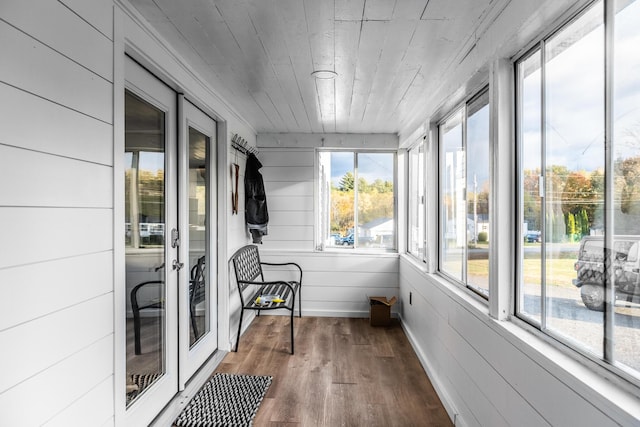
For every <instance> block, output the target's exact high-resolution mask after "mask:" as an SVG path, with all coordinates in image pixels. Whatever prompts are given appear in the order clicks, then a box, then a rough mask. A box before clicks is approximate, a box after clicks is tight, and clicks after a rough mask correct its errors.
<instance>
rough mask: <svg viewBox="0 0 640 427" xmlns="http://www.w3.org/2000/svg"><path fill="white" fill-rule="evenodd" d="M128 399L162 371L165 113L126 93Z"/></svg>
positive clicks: (163, 360)
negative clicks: (128, 301) (128, 312)
mask: <svg viewBox="0 0 640 427" xmlns="http://www.w3.org/2000/svg"><path fill="white" fill-rule="evenodd" d="M124 156H125V223H126V234H125V242H126V247H127V251H126V279H127V283H128V284H129V286H130V290H128V295H129V297H130V304H129V307H130V309H131V317H129V318H127V404H130V403H131V402H132V401H133V400H135V399H136V398H137V397H138V396H140V395H141V394H142V393H143V392H144V391H145V389H146V388H147V387H148V386H149V385H151V384H152V383H153V382H154V381H155V380H156V379H158V378H159V377H160V376H161V375H162V374H163V373H164V372H165V357H164V351H165V343H164V337H165V327H166V317H165V308H164V306H165V300H166V292H165V291H166V287H165V279H164V276H165V266H166V262H165V247H164V246H165V233H164V231H165V113H164V112H163V111H161V110H159V109H157V108H155V107H154V106H153V105H151V104H149V103H147V102H146V101H144V100H142V99H141V98H139V97H138V96H136V95H134V94H133V93H131V92H129V91H127V92H126V93H125V153H124Z"/></svg>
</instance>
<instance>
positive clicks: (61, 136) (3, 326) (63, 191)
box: [0, 0, 114, 426]
mask: <svg viewBox="0 0 640 427" xmlns="http://www.w3.org/2000/svg"><path fill="white" fill-rule="evenodd" d="M93 3H95V2H93ZM101 4H102V6H104V7H102V8H100V7H96V8H93V11H94V12H96V11H98V10H102V11H103V12H105V13H100V14H91V15H90V16H84V15H83V14H82V13H76V12H74V10H72V9H71V8H69V7H68V6H67V5H66V4H65V2H58V1H44V0H42V1H31V2H22V1H18V0H6V1H3V2H2V4H1V5H0V16H1V18H2V20H1V21H0V39H1V40H2V48H1V50H2V61H1V63H0V99H2V102H0V121H1V124H0V223H1V224H3V229H4V230H3V235H2V239H1V242H2V244H1V245H0V349H2V350H1V352H0V408H1V409H0V425H25V426H26V425H43V424H49V425H65V424H66V425H72V424H73V422H72V421H75V422H77V420H79V419H83V417H84V416H86V415H88V414H90V419H91V420H92V421H91V424H93V425H104V424H112V423H113V406H112V404H111V402H112V401H113V361H114V359H113V333H114V329H113V253H112V223H113V219H112V207H113V206H112V203H113V190H112V187H113V179H112V173H113V171H112V166H113V159H112V157H113V155H112V153H113V145H112V140H113V131H112V116H113V101H112V100H113V93H112V91H113V85H112V80H113V76H112V74H113V64H112V57H113V42H112V33H111V31H112V30H111V28H112V26H113V25H112V19H113V18H112V4H111V2H102V3H101ZM96 5H97V4H96ZM34 402H37V410H33V406H32V405H33V403H34ZM99 402H107V404H106V405H105V404H101V403H99Z"/></svg>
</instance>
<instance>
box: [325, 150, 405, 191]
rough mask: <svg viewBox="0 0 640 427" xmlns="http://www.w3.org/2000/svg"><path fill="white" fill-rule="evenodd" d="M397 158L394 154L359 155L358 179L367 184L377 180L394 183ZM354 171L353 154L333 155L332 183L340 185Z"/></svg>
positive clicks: (361, 153) (339, 153) (339, 152)
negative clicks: (346, 175) (362, 179)
mask: <svg viewBox="0 0 640 427" xmlns="http://www.w3.org/2000/svg"><path fill="white" fill-rule="evenodd" d="M394 160H395V157H394V156H393V154H392V153H367V152H360V153H358V177H359V178H364V179H365V180H367V182H370V183H371V182H373V181H375V180H376V179H381V180H383V181H391V182H393V171H394ZM353 171H354V156H353V152H346V151H345V152H341V151H334V152H332V153H331V182H332V183H333V185H336V186H337V185H338V184H339V183H340V179H341V178H342V177H343V176H344V174H345V173H347V172H352V173H353Z"/></svg>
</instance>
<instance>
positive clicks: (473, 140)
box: [438, 90, 490, 298]
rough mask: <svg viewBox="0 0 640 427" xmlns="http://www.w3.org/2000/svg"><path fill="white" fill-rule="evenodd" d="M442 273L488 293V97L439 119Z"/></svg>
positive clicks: (478, 99)
mask: <svg viewBox="0 0 640 427" xmlns="http://www.w3.org/2000/svg"><path fill="white" fill-rule="evenodd" d="M438 131H439V146H440V152H441V160H440V207H439V210H440V263H439V269H440V272H441V273H443V274H445V275H446V276H448V277H450V278H452V279H454V280H456V281H458V282H460V283H462V284H464V285H465V286H467V287H468V288H470V289H471V290H473V291H474V292H477V293H478V294H480V295H482V296H483V297H484V298H488V297H489V244H490V238H489V232H490V230H489V184H490V180H489V177H490V167H489V166H490V165H489V155H490V144H489V95H488V91H487V90H485V91H483V92H482V93H480V94H479V95H478V96H476V97H475V98H473V99H471V100H470V101H469V102H467V103H465V104H464V105H463V106H462V107H460V108H459V109H458V110H456V111H455V112H453V113H452V114H451V115H449V117H448V118H446V119H445V120H444V121H443V122H441V123H440V125H439V127H438Z"/></svg>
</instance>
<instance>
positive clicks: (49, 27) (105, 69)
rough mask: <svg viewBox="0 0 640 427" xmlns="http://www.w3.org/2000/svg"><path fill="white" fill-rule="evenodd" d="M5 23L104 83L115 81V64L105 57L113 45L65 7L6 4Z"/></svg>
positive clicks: (43, 0)
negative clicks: (83, 68)
mask: <svg viewBox="0 0 640 427" xmlns="http://www.w3.org/2000/svg"><path fill="white" fill-rule="evenodd" d="M103 3H107V2H103ZM109 3H110V2H109ZM2 19H4V20H5V21H7V22H9V23H10V24H11V25H13V26H14V27H17V28H19V29H20V30H21V31H24V32H25V33H27V34H29V35H31V37H33V38H35V39H37V40H40V41H42V42H43V43H44V44H46V45H47V46H49V47H50V48H52V49H54V50H56V51H58V52H60V53H61V54H62V55H64V56H66V57H67V58H70V59H72V60H73V61H75V62H77V63H78V64H82V65H83V66H84V67H86V68H88V69H90V70H91V71H93V72H94V73H96V74H98V75H100V76H101V77H103V78H104V79H106V80H108V81H112V80H113V64H112V61H113V60H112V57H111V56H110V55H106V54H105V53H108V52H111V51H112V49H113V42H112V41H111V40H110V39H109V38H107V37H106V36H105V35H104V34H101V33H100V32H98V31H96V29H95V28H93V27H92V26H91V25H89V24H88V23H87V22H86V21H84V20H82V19H81V18H80V17H79V16H78V15H77V14H76V13H74V12H73V10H70V9H69V8H67V7H66V6H64V5H63V4H62V3H59V2H57V1H51V0H29V1H28V2H25V1H22V0H3V1H2Z"/></svg>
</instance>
